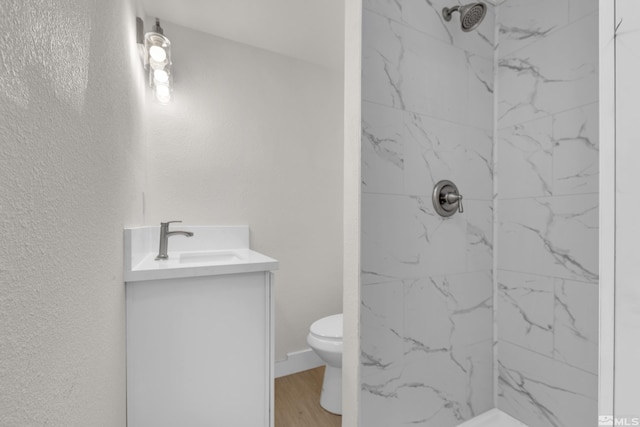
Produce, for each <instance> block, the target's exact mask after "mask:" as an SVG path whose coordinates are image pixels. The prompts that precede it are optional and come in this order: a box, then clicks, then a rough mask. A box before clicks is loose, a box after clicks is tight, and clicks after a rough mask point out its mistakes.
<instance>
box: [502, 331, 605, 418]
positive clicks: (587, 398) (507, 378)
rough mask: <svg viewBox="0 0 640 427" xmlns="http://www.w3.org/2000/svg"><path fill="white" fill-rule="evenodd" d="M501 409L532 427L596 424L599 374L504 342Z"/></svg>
mask: <svg viewBox="0 0 640 427" xmlns="http://www.w3.org/2000/svg"><path fill="white" fill-rule="evenodd" d="M499 355H500V356H499V358H500V360H499V392H498V395H499V397H498V408H499V409H501V410H503V411H505V412H506V413H508V414H509V415H511V416H513V417H515V418H517V419H518V420H520V421H522V422H524V423H525V424H527V425H528V426H529V427H575V426H581V427H582V426H584V427H596V426H597V419H598V417H597V412H598V405H597V394H598V377H597V375H593V374H590V373H587V372H585V371H582V370H579V369H575V368H572V367H570V366H567V365H565V364H564V363H561V362H557V361H555V360H553V359H550V358H547V357H545V356H541V355H539V354H537V353H533V352H530V351H528V350H525V349H522V348H521V347H518V346H515V345H512V344H509V343H500V346H499Z"/></svg>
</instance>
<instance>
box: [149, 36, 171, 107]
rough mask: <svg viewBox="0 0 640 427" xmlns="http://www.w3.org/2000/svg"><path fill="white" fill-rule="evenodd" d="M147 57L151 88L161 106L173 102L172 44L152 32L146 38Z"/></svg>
mask: <svg viewBox="0 0 640 427" xmlns="http://www.w3.org/2000/svg"><path fill="white" fill-rule="evenodd" d="M144 44H145V49H146V52H147V55H146V57H145V67H147V68H148V70H149V86H150V87H151V88H152V89H153V94H154V97H155V98H156V100H157V101H158V102H159V103H161V104H168V103H169V102H170V101H171V86H172V83H173V82H172V78H171V42H170V41H169V39H168V38H166V37H165V36H164V35H162V34H160V33H155V32H150V33H147V34H145V36H144Z"/></svg>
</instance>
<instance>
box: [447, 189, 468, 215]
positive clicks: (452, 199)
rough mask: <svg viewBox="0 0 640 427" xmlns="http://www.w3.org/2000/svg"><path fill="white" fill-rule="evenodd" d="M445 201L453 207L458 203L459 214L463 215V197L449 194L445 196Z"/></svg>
mask: <svg viewBox="0 0 640 427" xmlns="http://www.w3.org/2000/svg"><path fill="white" fill-rule="evenodd" d="M444 199H445V200H446V202H447V203H449V204H451V205H453V204H455V203H456V202H457V203H458V212H460V213H463V212H464V209H463V207H462V195H461V194H457V193H447V194H445V196H444Z"/></svg>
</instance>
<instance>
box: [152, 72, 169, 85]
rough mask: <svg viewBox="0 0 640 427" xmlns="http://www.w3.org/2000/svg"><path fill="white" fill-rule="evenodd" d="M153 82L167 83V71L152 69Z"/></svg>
mask: <svg viewBox="0 0 640 427" xmlns="http://www.w3.org/2000/svg"><path fill="white" fill-rule="evenodd" d="M153 82H154V84H156V85H158V84H163V85H166V84H168V83H169V73H167V72H166V71H165V70H153Z"/></svg>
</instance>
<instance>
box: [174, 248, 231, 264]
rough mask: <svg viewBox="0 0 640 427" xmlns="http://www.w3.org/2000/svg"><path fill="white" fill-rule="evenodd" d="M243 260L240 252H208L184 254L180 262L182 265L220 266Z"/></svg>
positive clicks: (181, 255)
mask: <svg viewBox="0 0 640 427" xmlns="http://www.w3.org/2000/svg"><path fill="white" fill-rule="evenodd" d="M240 260H242V256H241V255H240V254H239V253H238V252H233V251H208V252H183V253H181V254H180V258H179V260H178V262H179V263H180V264H204V263H206V264H219V263H228V262H237V261H240Z"/></svg>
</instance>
